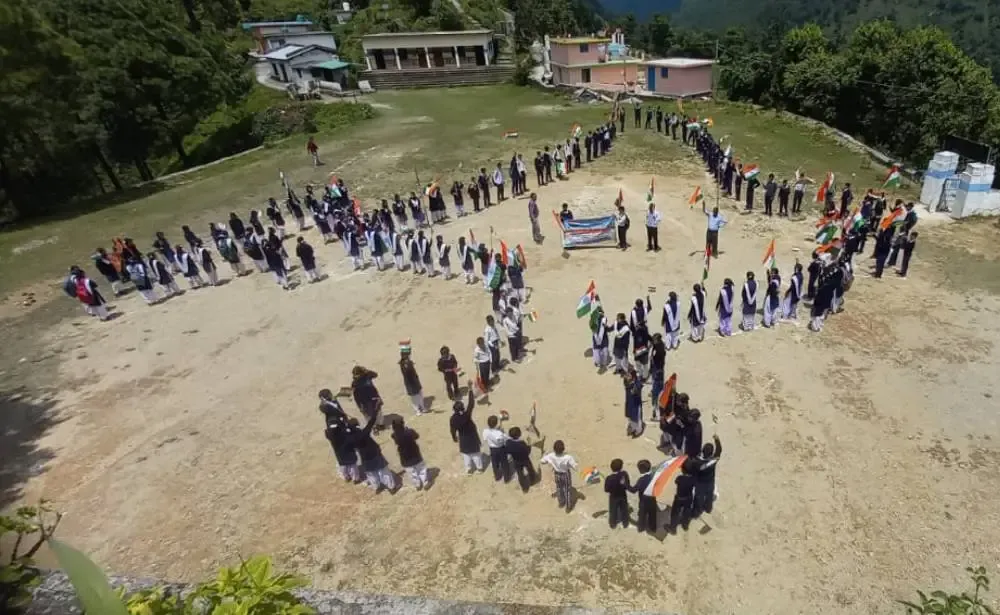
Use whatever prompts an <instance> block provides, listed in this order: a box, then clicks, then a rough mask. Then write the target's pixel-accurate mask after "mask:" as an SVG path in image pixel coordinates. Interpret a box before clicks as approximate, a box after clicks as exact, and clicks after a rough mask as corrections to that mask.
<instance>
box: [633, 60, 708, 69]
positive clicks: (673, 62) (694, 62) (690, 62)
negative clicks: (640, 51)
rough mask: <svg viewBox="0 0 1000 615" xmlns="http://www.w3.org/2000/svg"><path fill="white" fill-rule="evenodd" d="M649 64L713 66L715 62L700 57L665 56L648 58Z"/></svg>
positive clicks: (675, 66) (676, 66)
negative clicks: (659, 58) (657, 58)
mask: <svg viewBox="0 0 1000 615" xmlns="http://www.w3.org/2000/svg"><path fill="white" fill-rule="evenodd" d="M645 64H646V65H648V66H663V67H666V68H697V67H699V66H711V65H713V64H715V62H713V61H712V60H701V59H698V58H663V59H662V60H647V61H646V62H645Z"/></svg>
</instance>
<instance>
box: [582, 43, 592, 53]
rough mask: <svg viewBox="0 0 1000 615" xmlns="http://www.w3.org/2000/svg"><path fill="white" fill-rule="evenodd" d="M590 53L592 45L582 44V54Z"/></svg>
mask: <svg viewBox="0 0 1000 615" xmlns="http://www.w3.org/2000/svg"><path fill="white" fill-rule="evenodd" d="M589 51H590V45H589V44H588V43H580V53H588V52H589Z"/></svg>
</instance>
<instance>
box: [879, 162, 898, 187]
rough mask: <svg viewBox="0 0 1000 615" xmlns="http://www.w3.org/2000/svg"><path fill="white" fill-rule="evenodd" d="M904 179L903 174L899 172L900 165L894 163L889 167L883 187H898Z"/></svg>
mask: <svg viewBox="0 0 1000 615" xmlns="http://www.w3.org/2000/svg"><path fill="white" fill-rule="evenodd" d="M902 181H903V174H902V173H900V172H899V165H898V164H894V165H892V168H891V169H889V173H888V174H887V175H886V176H885V180H884V181H883V182H882V187H883V188H898V187H899V184H900V183H901V182H902Z"/></svg>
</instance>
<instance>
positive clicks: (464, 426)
mask: <svg viewBox="0 0 1000 615" xmlns="http://www.w3.org/2000/svg"><path fill="white" fill-rule="evenodd" d="M475 405H476V400H475V399H471V400H470V403H469V407H468V408H465V409H464V410H462V411H461V412H454V413H452V415H451V420H450V421H449V427H450V429H451V439H452V441H453V442H457V443H458V452H459V453H460V454H461V455H462V463H463V464H464V466H465V471H466V472H468V473H469V474H472V472H473V471H474V470H479V471H480V472H482V471H483V470H484V469H485V463H484V462H483V454H482V452H481V450H480V449H481V448H482V442H481V441H480V440H479V433H478V430H477V429H476V424H475V422H473V420H472V410H473V409H474V408H475Z"/></svg>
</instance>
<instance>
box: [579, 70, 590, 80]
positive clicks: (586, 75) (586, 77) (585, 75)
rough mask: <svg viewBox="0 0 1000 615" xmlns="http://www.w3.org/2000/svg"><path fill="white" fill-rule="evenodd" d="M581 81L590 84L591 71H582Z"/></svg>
mask: <svg viewBox="0 0 1000 615" xmlns="http://www.w3.org/2000/svg"><path fill="white" fill-rule="evenodd" d="M580 81H582V82H583V83H590V69H589V68H584V69H582V70H581V71H580Z"/></svg>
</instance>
